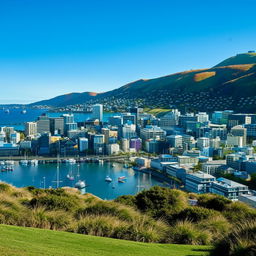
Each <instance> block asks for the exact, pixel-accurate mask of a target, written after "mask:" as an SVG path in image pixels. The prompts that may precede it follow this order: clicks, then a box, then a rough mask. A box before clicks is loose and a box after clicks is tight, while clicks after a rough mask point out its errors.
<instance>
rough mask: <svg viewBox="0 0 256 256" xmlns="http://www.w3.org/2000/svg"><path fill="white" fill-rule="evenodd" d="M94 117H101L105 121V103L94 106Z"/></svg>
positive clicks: (100, 119)
mask: <svg viewBox="0 0 256 256" xmlns="http://www.w3.org/2000/svg"><path fill="white" fill-rule="evenodd" d="M92 119H99V121H100V122H102V121H103V105H102V104H95V105H93V106H92Z"/></svg>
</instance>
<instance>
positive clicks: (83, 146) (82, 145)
mask: <svg viewBox="0 0 256 256" xmlns="http://www.w3.org/2000/svg"><path fill="white" fill-rule="evenodd" d="M88 147H89V142H88V139H87V138H79V151H80V152H85V151H86V150H87V149H88Z"/></svg>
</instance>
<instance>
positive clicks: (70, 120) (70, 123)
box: [63, 114, 77, 135]
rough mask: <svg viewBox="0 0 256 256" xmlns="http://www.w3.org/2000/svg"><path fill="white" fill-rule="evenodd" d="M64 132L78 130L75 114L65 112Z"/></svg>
mask: <svg viewBox="0 0 256 256" xmlns="http://www.w3.org/2000/svg"><path fill="white" fill-rule="evenodd" d="M63 117H64V134H65V135H67V134H68V132H69V131H74V130H77V123H76V122H75V118H74V115H73V114H64V115H63Z"/></svg>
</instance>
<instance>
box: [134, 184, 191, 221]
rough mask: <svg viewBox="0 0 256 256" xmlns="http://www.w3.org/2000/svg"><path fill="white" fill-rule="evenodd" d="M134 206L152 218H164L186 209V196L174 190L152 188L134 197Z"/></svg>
mask: <svg viewBox="0 0 256 256" xmlns="http://www.w3.org/2000/svg"><path fill="white" fill-rule="evenodd" d="M135 199H136V206H137V208H138V209H139V210H141V211H143V212H147V213H150V214H151V215H152V216H153V217H156V218H159V217H166V216H168V215H169V214H170V213H173V212H178V211H180V210H181V209H184V208H185V207H187V205H188V203H187V194H186V193H184V192H182V191H180V190H176V189H168V188H163V187H153V188H151V189H150V190H147V191H142V192H141V193H139V194H138V195H136V197H135Z"/></svg>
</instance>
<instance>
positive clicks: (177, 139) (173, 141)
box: [166, 135, 182, 148]
mask: <svg viewBox="0 0 256 256" xmlns="http://www.w3.org/2000/svg"><path fill="white" fill-rule="evenodd" d="M166 139H167V142H168V143H169V145H170V147H172V148H179V147H182V136H181V135H169V136H167V137H166Z"/></svg>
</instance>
